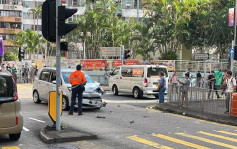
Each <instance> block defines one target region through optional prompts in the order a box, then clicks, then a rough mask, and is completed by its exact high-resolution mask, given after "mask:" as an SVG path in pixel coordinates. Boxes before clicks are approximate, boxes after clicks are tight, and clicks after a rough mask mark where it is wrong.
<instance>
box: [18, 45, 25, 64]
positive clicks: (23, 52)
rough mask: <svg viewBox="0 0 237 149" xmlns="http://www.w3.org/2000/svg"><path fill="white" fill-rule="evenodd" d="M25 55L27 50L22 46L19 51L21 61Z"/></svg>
mask: <svg viewBox="0 0 237 149" xmlns="http://www.w3.org/2000/svg"><path fill="white" fill-rule="evenodd" d="M24 57H25V50H24V49H21V47H20V48H19V51H18V59H19V61H21V60H22V59H24Z"/></svg>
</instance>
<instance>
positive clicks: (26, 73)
mask: <svg viewBox="0 0 237 149" xmlns="http://www.w3.org/2000/svg"><path fill="white" fill-rule="evenodd" d="M1 69H2V70H7V71H9V72H11V73H12V75H13V78H14V79H15V81H17V69H16V67H15V64H13V65H12V67H11V66H10V64H9V63H7V64H1ZM37 72H38V69H37V66H34V65H32V67H31V68H29V67H28V65H26V66H24V65H22V82H23V83H29V82H30V83H33V82H34V80H35V76H36V74H37Z"/></svg>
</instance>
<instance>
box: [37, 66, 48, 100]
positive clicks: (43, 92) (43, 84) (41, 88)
mask: <svg viewBox="0 0 237 149" xmlns="http://www.w3.org/2000/svg"><path fill="white" fill-rule="evenodd" d="M49 77H50V71H49V70H42V72H41V74H40V77H39V81H38V82H39V83H38V93H39V97H40V99H41V100H44V101H48V93H49V88H48V86H49Z"/></svg>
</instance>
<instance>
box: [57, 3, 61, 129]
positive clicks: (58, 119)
mask: <svg viewBox="0 0 237 149" xmlns="http://www.w3.org/2000/svg"><path fill="white" fill-rule="evenodd" d="M60 5H61V1H60V0H56V89H57V91H56V92H57V94H56V130H57V131H60V130H61V116H60V91H59V87H60V85H61V66H60V65H61V64H60V63H61V54H60V36H58V6H60Z"/></svg>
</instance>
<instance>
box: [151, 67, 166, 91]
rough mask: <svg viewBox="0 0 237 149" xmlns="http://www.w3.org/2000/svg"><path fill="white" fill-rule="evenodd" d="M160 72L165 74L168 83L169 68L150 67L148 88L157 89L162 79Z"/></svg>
mask: <svg viewBox="0 0 237 149" xmlns="http://www.w3.org/2000/svg"><path fill="white" fill-rule="evenodd" d="M160 72H164V75H165V77H166V82H167V79H168V78H167V77H168V71H167V68H165V67H159V66H154V67H148V68H147V87H154V88H157V86H158V82H159V80H160V77H159V73H160ZM166 85H167V84H166Z"/></svg>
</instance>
